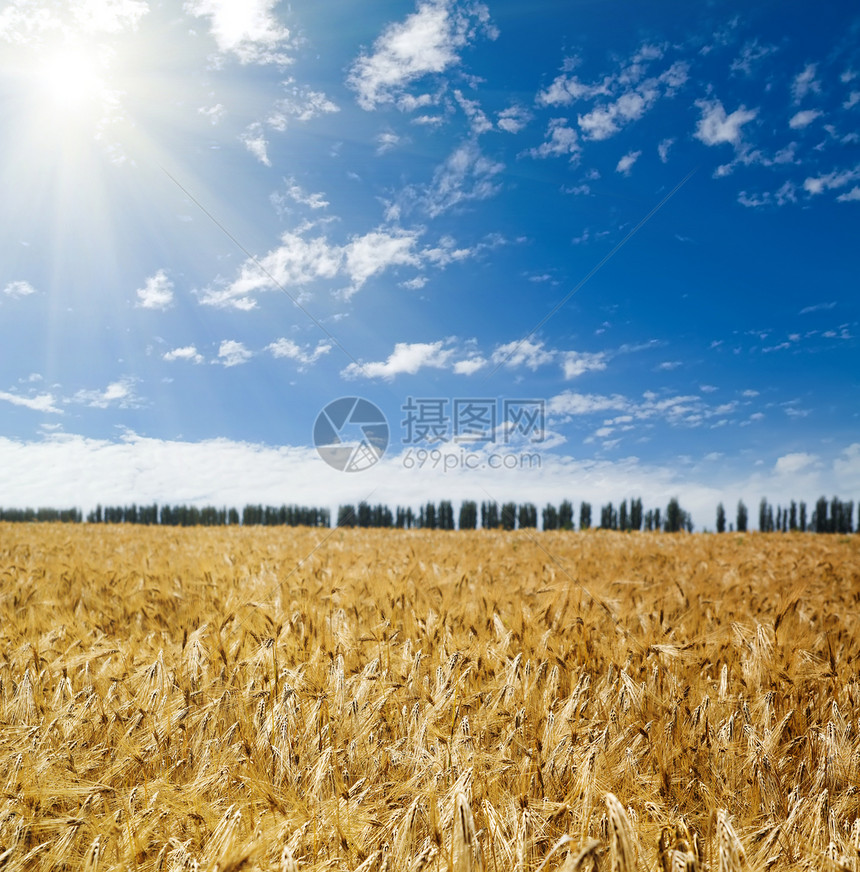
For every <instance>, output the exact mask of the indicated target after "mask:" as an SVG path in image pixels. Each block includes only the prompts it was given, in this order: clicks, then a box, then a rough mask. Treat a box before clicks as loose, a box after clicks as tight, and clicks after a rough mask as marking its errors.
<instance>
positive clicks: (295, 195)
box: [269, 176, 329, 214]
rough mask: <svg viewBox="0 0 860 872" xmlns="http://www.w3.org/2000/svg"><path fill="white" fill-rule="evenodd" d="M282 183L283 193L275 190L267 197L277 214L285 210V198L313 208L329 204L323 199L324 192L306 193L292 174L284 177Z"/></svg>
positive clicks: (321, 207) (320, 207)
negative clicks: (283, 186)
mask: <svg viewBox="0 0 860 872" xmlns="http://www.w3.org/2000/svg"><path fill="white" fill-rule="evenodd" d="M284 185H285V190H284V192H283V193H281V192H280V191H276V192H275V193H274V194H272V195H271V197H270V198H269V200H270V201H271V203H272V205H273V206H274V207H275V209H276V210H277V211H278V214H282V213H283V212H285V211H286V201H287V199H289V200H292V202H293V203H298V204H299V205H300V206H308V207H309V208H311V209H315V210H316V209H325V208H326V207H327V206H328V205H329V202H328V200H326V199H325V194H323V193H322V192H320V193H314V194H309V193H307V192H306V191H305V190H304V189H303V188H302V187H301V185H299V184H298V182H296V180H295V179H294V178H293V177H292V176H290V177H289V178H286V179H284Z"/></svg>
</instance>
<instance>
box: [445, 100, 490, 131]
mask: <svg viewBox="0 0 860 872" xmlns="http://www.w3.org/2000/svg"><path fill="white" fill-rule="evenodd" d="M454 99H455V100H456V101H457V103H459V104H460V108H461V109H462V110H463V112H464V113H465V114H466V117H467V118H468V119H469V125H470V127H471V128H472V133H473V134H474V135H475V136H480V135H481V134H482V133H487V132H488V131H490V130H492V129H493V122H492V121H490V119H489V118H487V116H486V114H485V113H484V111H483V110H482V109H481V107H480V104H479V103H478V101H477V100H469V99H468V98H466V97H464V96H463V93H462V92H461V91H459V90H455V91H454Z"/></svg>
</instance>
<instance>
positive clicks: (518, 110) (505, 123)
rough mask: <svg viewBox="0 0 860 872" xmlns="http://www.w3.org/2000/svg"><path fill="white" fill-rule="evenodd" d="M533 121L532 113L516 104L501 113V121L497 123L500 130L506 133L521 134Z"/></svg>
mask: <svg viewBox="0 0 860 872" xmlns="http://www.w3.org/2000/svg"><path fill="white" fill-rule="evenodd" d="M530 119H531V113H530V112H529V111H528V110H527V109H524V108H523V107H522V106H518V105H516V104H514V105H513V106H509V107H508V108H507V109H503V110H502V111H501V112H499V120H498V121H497V122H496V124H497V126H498V128H499V130H504V131H505V132H506V133H519V132H520V131H521V130H522V129H523V128H524V127H525V126H526V125H527V124H528V123H529V120H530Z"/></svg>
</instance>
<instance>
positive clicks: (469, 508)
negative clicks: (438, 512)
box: [457, 500, 478, 530]
mask: <svg viewBox="0 0 860 872" xmlns="http://www.w3.org/2000/svg"><path fill="white" fill-rule="evenodd" d="M457 526H458V527H459V528H460V529H461V530H474V529H475V528H476V527H477V526H478V504H477V503H476V502H474V501H473V500H464V501H463V502H462V503H460V517H459V518H458V519H457Z"/></svg>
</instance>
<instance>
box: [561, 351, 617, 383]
mask: <svg viewBox="0 0 860 872" xmlns="http://www.w3.org/2000/svg"><path fill="white" fill-rule="evenodd" d="M606 361H607V355H606V353H605V352H603V351H598V352H596V353H591V352H587V351H566V352H564V354H563V355H562V361H561V368H562V371H563V372H564V377H565V378H566V379H572V378H578V377H579V376H581V375H585V373H587V372H600V371H601V370H604V369H606Z"/></svg>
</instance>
